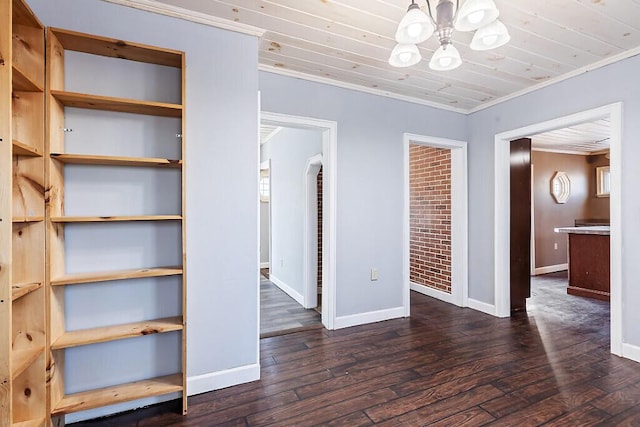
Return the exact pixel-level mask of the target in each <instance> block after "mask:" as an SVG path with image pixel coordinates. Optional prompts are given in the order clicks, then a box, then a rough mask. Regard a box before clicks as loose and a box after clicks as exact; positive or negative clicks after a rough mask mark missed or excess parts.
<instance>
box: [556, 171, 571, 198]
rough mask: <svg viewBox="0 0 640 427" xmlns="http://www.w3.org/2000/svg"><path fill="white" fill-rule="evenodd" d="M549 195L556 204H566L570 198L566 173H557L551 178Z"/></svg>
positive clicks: (569, 187)
mask: <svg viewBox="0 0 640 427" xmlns="http://www.w3.org/2000/svg"><path fill="white" fill-rule="evenodd" d="M551 195H552V196H553V198H554V199H556V203H567V200H569V196H571V180H570V179H569V176H568V175H567V174H566V172H561V171H558V172H556V173H555V174H554V175H553V178H551Z"/></svg>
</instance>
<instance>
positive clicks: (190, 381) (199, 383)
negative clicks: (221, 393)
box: [187, 363, 260, 396]
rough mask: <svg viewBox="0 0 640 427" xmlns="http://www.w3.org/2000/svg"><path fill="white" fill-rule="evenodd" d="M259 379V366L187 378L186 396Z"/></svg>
mask: <svg viewBox="0 0 640 427" xmlns="http://www.w3.org/2000/svg"><path fill="white" fill-rule="evenodd" d="M259 379H260V365H259V364H257V363H256V364H253V365H245V366H239V367H237V368H231V369H226V370H224V371H218V372H209V373H207V374H202V375H194V376H192V377H188V378H187V396H193V395H195V394H200V393H206V392H208V391H212V390H219V389H221V388H226V387H231V386H234V385H237V384H244V383H248V382H251V381H256V380H259Z"/></svg>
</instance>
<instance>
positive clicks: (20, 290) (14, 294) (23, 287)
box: [11, 282, 42, 301]
mask: <svg viewBox="0 0 640 427" xmlns="http://www.w3.org/2000/svg"><path fill="white" fill-rule="evenodd" d="M41 287H42V283H39V282H36V283H17V284H15V285H13V286H11V300H12V301H15V300H17V299H19V298H22V297H23V296H25V295H29V294H30V293H31V292H33V291H37V290H38V289H40V288H41Z"/></svg>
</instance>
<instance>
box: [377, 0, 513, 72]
mask: <svg viewBox="0 0 640 427" xmlns="http://www.w3.org/2000/svg"><path fill="white" fill-rule="evenodd" d="M434 1H435V0H434ZM426 2H427V9H428V11H429V14H428V15H427V14H426V13H424V12H423V11H422V10H421V9H420V6H418V5H417V4H416V2H415V0H411V4H410V5H409V8H408V9H407V14H406V15H405V16H404V18H402V20H401V21H400V24H398V30H397V31H396V42H398V44H397V45H396V47H395V48H394V49H393V51H392V52H391V56H390V57H389V64H391V65H393V66H394V67H410V66H412V65H415V64H417V63H418V62H420V61H421V60H422V56H421V55H420V51H419V50H418V46H416V45H417V44H418V43H422V42H423V41H425V40H427V39H428V38H429V37H431V35H432V34H434V33H436V35H437V36H438V40H439V41H440V47H439V48H438V50H436V51H435V53H434V54H433V57H431V61H429V67H431V69H432V70H437V71H447V70H453V69H454V68H457V67H459V66H460V64H462V59H461V58H460V53H459V52H458V49H456V48H455V46H453V44H452V42H451V36H452V35H453V30H454V28H455V29H456V30H458V31H476V30H477V31H476V33H475V34H474V35H473V39H472V40H471V44H470V47H471V49H473V50H489V49H495V48H497V47H500V46H503V45H504V44H506V43H507V42H508V41H509V40H510V39H511V37H510V36H509V32H508V31H507V27H505V26H504V24H503V23H502V22H500V21H499V20H498V15H500V12H499V11H498V8H496V5H495V3H494V2H493V0H466V1H464V3H463V4H462V6H460V0H456V1H455V4H454V2H453V0H438V5H437V6H436V17H435V18H434V17H433V13H432V12H431V3H430V2H429V0H426Z"/></svg>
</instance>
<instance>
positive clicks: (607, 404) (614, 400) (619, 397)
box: [592, 382, 640, 415]
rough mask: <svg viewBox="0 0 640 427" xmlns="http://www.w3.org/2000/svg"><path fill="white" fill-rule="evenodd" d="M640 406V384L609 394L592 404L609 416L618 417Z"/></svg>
mask: <svg viewBox="0 0 640 427" xmlns="http://www.w3.org/2000/svg"><path fill="white" fill-rule="evenodd" d="M639 404H640V382H639V383H635V384H631V385H629V386H627V387H625V388H623V389H620V390H617V391H615V392H613V393H610V394H607V395H606V396H603V397H601V398H599V399H596V400H594V401H593V402H592V405H593V406H595V407H596V408H599V409H602V410H603V411H605V412H607V413H608V414H609V415H618V414H620V413H622V412H624V411H626V410H628V409H630V408H633V407H634V406H637V405H639Z"/></svg>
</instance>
